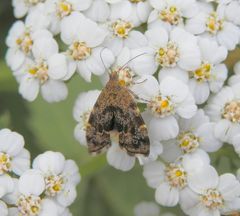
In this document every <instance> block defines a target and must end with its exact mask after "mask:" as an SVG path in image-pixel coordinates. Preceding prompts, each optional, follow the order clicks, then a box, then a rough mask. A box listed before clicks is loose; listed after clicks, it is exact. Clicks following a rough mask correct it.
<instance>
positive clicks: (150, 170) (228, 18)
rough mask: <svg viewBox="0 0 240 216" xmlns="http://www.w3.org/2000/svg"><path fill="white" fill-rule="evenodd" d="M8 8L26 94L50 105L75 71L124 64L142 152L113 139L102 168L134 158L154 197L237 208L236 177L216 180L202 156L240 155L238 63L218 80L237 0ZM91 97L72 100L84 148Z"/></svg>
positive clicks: (238, 30)
mask: <svg viewBox="0 0 240 216" xmlns="http://www.w3.org/2000/svg"><path fill="white" fill-rule="evenodd" d="M13 6H14V13H15V16H16V17H17V18H22V17H24V16H25V15H26V17H25V21H24V22H23V21H17V22H16V23H15V24H14V25H13V26H12V28H11V30H10V32H9V35H8V37H7V45H8V47H9V49H8V52H7V55H6V59H7V63H8V65H9V67H10V68H11V69H12V71H13V75H14V76H15V77H16V80H17V81H18V82H19V92H20V94H21V95H22V96H23V97H24V98H25V99H27V100H29V101H33V100H35V99H36V97H37V95H38V93H39V91H41V94H42V96H43V98H44V99H45V100H46V101H48V102H57V101H60V100H63V99H65V98H66V97H67V93H68V90H67V87H66V84H65V82H66V81H68V80H69V79H71V78H72V77H73V75H74V73H75V72H77V73H79V74H80V75H81V76H82V77H83V78H84V79H85V80H86V81H87V82H91V76H92V74H93V75H97V76H99V78H100V79H101V80H102V81H103V80H104V81H103V82H105V81H106V79H107V77H108V69H109V70H116V69H119V68H121V67H122V66H123V65H124V67H123V68H122V70H120V71H119V73H118V76H119V83H120V84H121V85H124V86H126V87H127V88H129V89H130V90H131V92H133V93H134V95H137V96H138V97H137V98H138V99H139V102H141V103H142V104H143V106H144V107H145V110H144V112H143V113H142V115H143V118H144V120H145V122H146V124H147V127H148V132H149V137H150V141H151V146H150V155H149V157H147V158H145V157H142V156H137V157H133V156H129V155H128V154H127V153H126V152H125V151H124V150H123V149H121V148H120V147H119V145H118V144H117V143H115V141H113V142H112V145H111V147H110V148H109V149H108V150H107V160H108V162H109V164H110V165H112V166H113V167H115V168H117V169H120V170H124V171H127V170H130V169H131V168H133V166H134V164H135V161H136V158H137V159H138V160H139V162H140V163H141V164H143V165H144V172H143V175H144V177H145V178H146V180H147V182H148V185H149V186H150V187H153V188H155V189H156V201H157V202H158V203H160V204H162V205H164V206H175V205H177V204H180V206H181V208H182V210H183V211H184V212H185V213H186V214H187V215H190V216H219V215H220V214H228V213H231V212H234V211H239V210H240V183H239V181H238V180H237V178H236V177H235V176H234V175H233V174H230V173H226V174H223V175H220V176H219V175H218V174H217V171H216V170H215V168H214V167H213V166H211V165H210V158H209V155H208V152H216V151H217V150H219V149H220V148H221V147H222V145H223V143H224V142H227V143H229V144H231V145H232V146H233V147H234V149H235V151H236V153H237V154H240V62H239V63H237V64H236V65H235V67H234V72H235V74H234V75H232V76H231V77H230V78H229V79H228V85H226V86H224V85H225V84H226V80H227V78H228V68H227V67H226V65H225V64H224V61H225V59H226V58H227V56H228V53H229V52H230V51H231V50H234V49H235V48H236V46H237V45H238V44H239V42H240V13H239V10H240V1H239V0H215V1H210V0H161V1H160V0H13ZM136 56H138V57H137V58H136ZM126 63H127V65H126ZM99 94H100V91H99V90H92V91H89V92H85V93H81V94H80V95H79V97H78V99H77V100H76V103H75V106H74V111H73V115H74V118H75V120H76V121H77V122H78V124H77V126H76V128H75V132H74V135H75V137H76V139H77V140H78V141H79V142H80V143H81V144H82V145H86V138H85V131H86V126H87V122H88V118H89V115H90V112H91V110H92V108H93V105H94V103H95V102H96V99H97V97H98V95H99ZM159 158H160V159H161V162H160V160H157V159H159ZM36 161H41V160H40V159H38V160H36ZM34 166H36V167H39V165H38V164H37V162H35V163H34ZM38 169H40V168H38ZM40 170H41V169H40ZM27 175H32V176H35V175H39V174H36V173H35V172H34V173H33V171H29V173H28V174H27ZM57 180H58V179H57ZM54 181H55V180H54ZM29 188H30V187H29ZM41 193H42V191H38V193H37V194H33V195H34V196H39V194H41ZM30 194H31V193H30ZM49 194H51V192H49ZM31 195H32V194H31ZM57 200H58V201H59V200H61V198H59V199H57Z"/></svg>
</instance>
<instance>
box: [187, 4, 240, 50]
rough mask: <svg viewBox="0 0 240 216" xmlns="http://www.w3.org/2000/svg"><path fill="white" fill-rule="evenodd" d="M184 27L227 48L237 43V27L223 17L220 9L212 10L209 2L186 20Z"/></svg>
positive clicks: (239, 33)
mask: <svg viewBox="0 0 240 216" xmlns="http://www.w3.org/2000/svg"><path fill="white" fill-rule="evenodd" d="M185 28H186V30H187V31H189V32H191V33H193V34H196V35H204V36H207V37H210V38H212V39H214V40H216V41H217V42H218V43H219V44H220V45H223V46H225V47H226V48H227V49H228V50H233V49H234V48H235V47H236V45H237V44H238V43H239V36H240V29H239V27H237V26H236V25H235V24H233V23H232V22H230V21H228V20H227V19H225V15H224V13H222V12H221V10H214V9H213V7H212V5H209V4H207V5H205V6H204V7H201V8H200V12H199V13H198V15H196V16H194V17H193V18H191V19H189V20H187V22H186V26H185Z"/></svg>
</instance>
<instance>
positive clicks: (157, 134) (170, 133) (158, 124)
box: [149, 116, 179, 141]
mask: <svg viewBox="0 0 240 216" xmlns="http://www.w3.org/2000/svg"><path fill="white" fill-rule="evenodd" d="M178 132H179V127H178V123H177V121H176V119H175V118H174V117H173V116H169V117H165V118H153V119H152V120H151V121H150V124H149V135H150V136H151V137H152V139H154V140H159V141H160V140H168V139H173V138H175V137H176V136H177V135H178Z"/></svg>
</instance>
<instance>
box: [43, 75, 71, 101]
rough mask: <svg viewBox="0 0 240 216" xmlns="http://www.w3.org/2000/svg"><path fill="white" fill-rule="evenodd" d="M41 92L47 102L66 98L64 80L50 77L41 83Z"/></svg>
mask: <svg viewBox="0 0 240 216" xmlns="http://www.w3.org/2000/svg"><path fill="white" fill-rule="evenodd" d="M41 93H42V96H43V98H44V99H45V100H46V101H47V102H49V103H52V102H59V101H62V100H64V99H66V98H67V95H68V89H67V86H66V84H65V83H64V82H61V81H57V80H51V79H50V80H48V81H47V82H46V83H44V85H42V87H41Z"/></svg>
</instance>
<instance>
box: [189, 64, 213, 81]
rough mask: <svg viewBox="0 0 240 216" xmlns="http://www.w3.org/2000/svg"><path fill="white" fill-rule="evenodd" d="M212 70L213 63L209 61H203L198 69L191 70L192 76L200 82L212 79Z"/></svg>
mask: <svg viewBox="0 0 240 216" xmlns="http://www.w3.org/2000/svg"><path fill="white" fill-rule="evenodd" d="M211 71H212V65H211V64H210V63H208V62H203V63H202V64H201V66H200V67H199V68H198V69H196V70H195V71H193V72H190V76H191V77H192V78H195V79H196V80H197V81H198V82H206V81H208V80H210V79H211Z"/></svg>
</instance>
